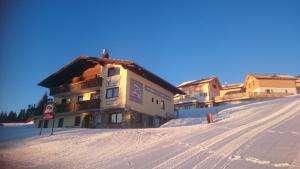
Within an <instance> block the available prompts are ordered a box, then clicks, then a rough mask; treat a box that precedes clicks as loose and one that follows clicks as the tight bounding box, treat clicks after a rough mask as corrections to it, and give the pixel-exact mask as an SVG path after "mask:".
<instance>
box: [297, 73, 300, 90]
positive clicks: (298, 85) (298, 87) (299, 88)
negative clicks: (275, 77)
mask: <svg viewBox="0 0 300 169" xmlns="http://www.w3.org/2000/svg"><path fill="white" fill-rule="evenodd" d="M297 78H298V79H297V81H296V88H297V93H298V94H300V76H297Z"/></svg>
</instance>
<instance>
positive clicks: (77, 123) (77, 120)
mask: <svg viewBox="0 0 300 169" xmlns="http://www.w3.org/2000/svg"><path fill="white" fill-rule="evenodd" d="M80 122H81V118H80V116H76V117H75V119H74V126H80Z"/></svg>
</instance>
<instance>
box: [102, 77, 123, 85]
mask: <svg viewBox="0 0 300 169" xmlns="http://www.w3.org/2000/svg"><path fill="white" fill-rule="evenodd" d="M120 78H121V76H111V77H107V80H106V86H107V87H117V86H119V85H120Z"/></svg>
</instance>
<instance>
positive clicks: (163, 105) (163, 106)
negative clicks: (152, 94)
mask: <svg viewBox="0 0 300 169" xmlns="http://www.w3.org/2000/svg"><path fill="white" fill-rule="evenodd" d="M160 109H161V110H165V109H166V104H165V101H164V100H162V101H160Z"/></svg>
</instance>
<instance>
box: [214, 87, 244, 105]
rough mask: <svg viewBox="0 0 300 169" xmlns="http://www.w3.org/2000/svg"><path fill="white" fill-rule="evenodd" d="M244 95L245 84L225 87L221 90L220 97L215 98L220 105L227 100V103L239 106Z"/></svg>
mask: <svg viewBox="0 0 300 169" xmlns="http://www.w3.org/2000/svg"><path fill="white" fill-rule="evenodd" d="M242 93H245V88H244V84H243V83H236V84H227V85H223V86H222V88H221V90H220V95H219V96H217V97H215V102H216V103H220V102H223V101H224V100H226V101H227V102H230V103H237V104H238V103H240V102H241V100H240V95H241V94H242ZM224 98H226V99H224Z"/></svg>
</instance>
